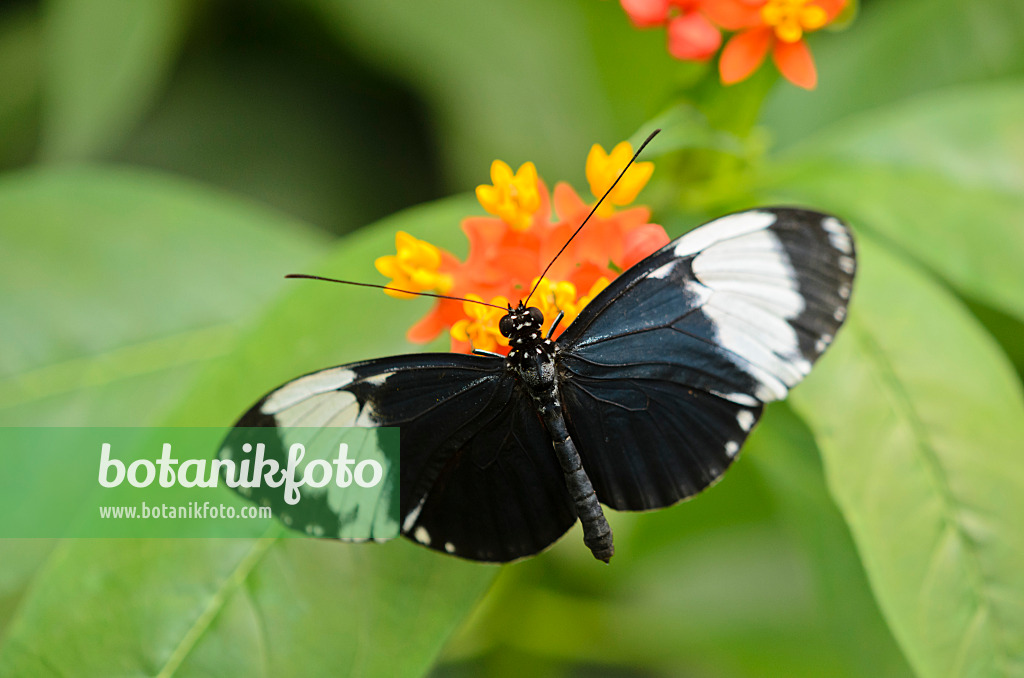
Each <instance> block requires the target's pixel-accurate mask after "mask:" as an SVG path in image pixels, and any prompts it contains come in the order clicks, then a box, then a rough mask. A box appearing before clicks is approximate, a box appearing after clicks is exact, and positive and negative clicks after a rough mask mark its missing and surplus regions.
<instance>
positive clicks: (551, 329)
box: [544, 311, 565, 339]
mask: <svg viewBox="0 0 1024 678" xmlns="http://www.w3.org/2000/svg"><path fill="white" fill-rule="evenodd" d="M564 317H565V311H559V312H558V315H556V316H555V320H554V322H552V323H551V327H549V328H548V334H547V336H546V337H544V338H545V339H550V338H551V335H552V334H554V333H555V328H556V327H558V323H560V322H562V318H564Z"/></svg>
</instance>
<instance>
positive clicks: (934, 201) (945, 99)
mask: <svg viewBox="0 0 1024 678" xmlns="http://www.w3.org/2000/svg"><path fill="white" fill-rule="evenodd" d="M1022 120H1024V85H1021V84H1019V83H1012V84H1001V85H986V86H976V87H971V88H960V89H957V90H952V91H950V92H947V93H943V94H940V95H932V96H928V97H924V98H921V99H919V100H916V101H912V102H908V103H906V104H904V105H901V106H899V107H897V108H892V109H888V110H886V111H883V112H878V113H872V114H867V115H865V116H861V117H860V118H857V119H854V120H851V121H849V122H847V123H844V124H841V125H837V126H835V127H833V128H830V129H829V130H827V131H826V132H823V133H822V134H820V135H818V136H817V137H815V138H814V139H812V140H809V141H808V143H806V144H803V145H801V146H800V147H799V148H795V149H793V152H792V153H790V154H788V155H787V156H786V162H785V163H784V164H783V165H782V166H781V167H780V166H775V167H773V168H770V169H769V170H768V171H767V172H766V173H765V174H764V177H765V179H764V188H765V190H767V191H768V192H770V193H772V194H773V195H774V196H776V198H780V197H781V198H782V199H784V200H796V201H799V202H805V203H809V204H813V205H815V206H817V207H819V208H821V209H826V210H830V211H833V212H835V213H836V214H839V215H842V216H843V217H844V218H846V219H848V220H849V221H851V222H852V223H853V224H854V226H855V227H857V228H858V229H860V230H863V231H868V232H870V233H872V234H873V235H874V236H876V237H878V238H881V239H884V240H885V241H887V242H888V243H889V244H890V246H892V247H894V248H896V249H899V250H902V251H903V252H904V253H906V254H907V255H909V256H910V257H911V258H913V259H916V260H917V261H918V262H920V263H922V264H924V265H925V266H927V267H928V268H930V269H931V270H932V271H933V272H935V274H936V275H938V276H941V277H942V278H944V279H946V280H947V281H948V282H949V283H950V284H951V285H952V286H954V287H955V288H956V289H957V291H959V292H960V293H962V294H964V295H965V296H967V297H970V298H972V299H974V300H977V301H981V302H982V303H985V304H987V305H989V306H991V307H993V308H995V309H997V310H1000V311H1002V312H1004V313H1007V314H1010V315H1012V316H1015V317H1016V318H1017V319H1018V320H1021V319H1024V266H1022V265H1021V262H1022V261H1024V229H1021V227H1020V224H1021V223H1024V153H1021V152H1020V149H1021V148H1024V125H1022V124H1021V121H1022Z"/></svg>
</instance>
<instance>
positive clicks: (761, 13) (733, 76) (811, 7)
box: [715, 0, 846, 89]
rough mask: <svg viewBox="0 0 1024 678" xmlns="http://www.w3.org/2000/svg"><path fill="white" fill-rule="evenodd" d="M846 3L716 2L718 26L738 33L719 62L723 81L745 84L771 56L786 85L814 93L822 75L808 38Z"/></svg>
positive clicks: (793, 0)
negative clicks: (808, 34)
mask: <svg viewBox="0 0 1024 678" xmlns="http://www.w3.org/2000/svg"><path fill="white" fill-rule="evenodd" d="M845 4H846V0H717V1H716V3H715V16H716V20H717V21H718V23H719V25H721V26H722V27H723V28H727V29H728V30H732V31H738V32H737V33H736V35H734V36H733V37H732V38H731V39H730V40H729V42H728V43H726V45H725V48H724V49H723V50H722V57H721V59H720V60H719V62H718V69H719V73H720V74H721V76H722V82H724V83H725V84H727V85H728V84H732V83H734V82H739V81H741V80H744V79H746V78H747V77H749V76H750V75H751V74H752V73H753V72H754V71H756V70H757V68H758V67H759V66H760V65H761V64H762V63H763V62H764V59H765V57H766V56H767V55H768V52H771V54H772V61H774V62H775V65H776V66H777V67H778V69H779V72H780V73H782V75H783V76H784V77H785V78H786V79H787V80H789V81H790V82H792V83H793V84H794V85H797V86H799V87H803V88H805V89H814V87H815V86H816V85H817V82H818V74H817V69H816V68H815V66H814V59H813V58H812V57H811V51H810V49H808V47H807V43H806V42H805V41H804V35H805V34H806V33H810V32H813V31H816V30H818V29H820V28H823V27H824V26H826V25H828V24H829V23H831V22H832V21H834V20H835V18H836V17H837V16H838V15H839V13H840V12H841V11H842V9H843V7H844V6H845Z"/></svg>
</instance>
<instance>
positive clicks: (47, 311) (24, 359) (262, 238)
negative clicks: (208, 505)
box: [0, 168, 323, 426]
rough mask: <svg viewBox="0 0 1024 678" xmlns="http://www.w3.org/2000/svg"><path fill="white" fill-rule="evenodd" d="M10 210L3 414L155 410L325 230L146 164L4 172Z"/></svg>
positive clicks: (10, 420) (141, 413) (18, 417)
mask: <svg viewBox="0 0 1024 678" xmlns="http://www.w3.org/2000/svg"><path fill="white" fill-rule="evenodd" d="M0 223H3V225H4V228H3V235H2V236H0V238H2V241H3V246H2V247H0V287H2V288H3V289H4V290H5V293H4V295H2V296H0V317H3V318H4V331H3V332H2V333H0V424H4V425H12V426H32V425H43V426H46V425H63V426H74V425H83V426H104V425H106V426H118V425H120V426H125V425H135V426H138V425H144V424H146V423H151V422H154V419H155V417H157V416H159V414H160V412H161V411H162V408H163V409H164V410H165V409H166V407H167V406H169V405H170V404H172V403H173V402H174V400H175V398H176V397H177V396H178V394H179V393H180V392H181V389H182V387H184V386H185V385H186V384H187V383H188V381H189V380H190V379H191V378H193V377H194V375H195V369H194V368H195V367H196V366H197V365H198V364H199V363H202V362H204V361H206V360H209V359H211V358H213V357H215V356H217V355H220V354H222V353H224V352H225V351H227V350H228V349H229V347H230V345H231V341H233V339H234V335H235V333H236V329H235V328H233V327H232V326H231V323H232V322H234V321H236V320H238V319H241V318H245V317H246V316H248V315H250V314H252V313H253V312H254V311H255V310H256V309H257V308H259V307H260V306H261V305H262V304H264V303H266V301H267V300H268V299H269V298H270V297H271V296H272V295H273V294H274V293H275V292H276V291H277V290H278V289H279V288H280V287H281V286H283V285H284V284H285V281H284V280H283V276H284V275H285V274H286V273H289V272H291V271H293V270H295V268H297V267H300V266H301V265H302V264H303V262H306V261H308V260H309V259H310V258H311V257H312V255H313V253H314V252H315V251H316V249H317V247H318V246H319V245H320V244H321V243H322V242H323V240H322V236H318V235H316V234H314V233H313V232H311V231H309V230H308V229H306V228H305V227H302V226H300V225H299V224H297V223H295V222H292V221H290V220H288V219H286V218H284V217H281V216H279V215H276V214H273V213H267V212H266V211H263V210H261V209H258V208H255V207H254V206H252V205H250V204H247V203H244V202H240V201H237V200H233V199H229V198H227V197H226V196H224V195H221V194H218V193H215V192H211V191H207V190H201V189H198V188H196V187H195V186H194V185H192V184H190V183H188V182H185V181H182V180H180V179H174V178H171V177H168V176H164V175H160V174H157V173H150V172H140V171H138V170H113V169H102V170H101V169H96V168H81V169H68V170H43V171H29V172H22V173H16V174H8V175H6V176H4V177H3V178H2V179H0ZM6 290H10V292H7V291H6Z"/></svg>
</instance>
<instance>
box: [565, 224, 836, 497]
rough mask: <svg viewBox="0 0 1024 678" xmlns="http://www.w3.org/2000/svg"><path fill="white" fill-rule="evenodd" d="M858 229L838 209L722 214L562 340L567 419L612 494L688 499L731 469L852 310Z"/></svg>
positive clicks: (616, 285)
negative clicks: (767, 406) (772, 405)
mask: <svg viewBox="0 0 1024 678" xmlns="http://www.w3.org/2000/svg"><path fill="white" fill-rule="evenodd" d="M854 269H855V253H854V249H853V239H852V237H851V235H850V232H849V230H848V228H847V227H846V226H845V225H844V224H843V223H842V222H840V221H839V220H838V219H836V218H835V217H831V216H829V215H825V214H821V213H818V212H811V211H807V210H797V209H760V210H751V211H748V212H740V213H737V214H732V215H729V216H725V217H722V218H720V219H716V220H715V221H712V222H710V223H708V224H705V225H704V226H701V227H700V228H697V229H695V230H693V231H691V232H690V233H687V234H686V235H683V236H682V237H680V238H678V239H676V240H675V241H673V242H671V243H669V244H668V245H666V246H665V247H664V248H662V249H661V250H659V251H658V252H656V253H654V254H653V255H651V256H650V257H648V258H646V259H644V260H643V261H641V262H640V263H638V264H637V265H636V266H634V267H632V268H631V269H629V270H627V271H625V272H624V273H623V274H622V275H621V276H619V277H618V278H616V279H615V281H613V282H612V284H611V285H609V286H608V287H607V288H606V289H605V290H604V291H603V292H602V293H601V294H599V295H598V296H597V297H596V298H595V299H594V300H593V301H592V302H591V303H590V304H588V305H587V306H586V308H584V309H583V311H582V312H581V313H580V315H579V316H578V317H577V319H576V320H575V321H574V322H573V323H572V325H570V326H569V327H568V328H567V329H566V331H565V333H564V334H563V335H562V336H561V337H559V339H558V342H557V344H558V357H557V363H558V383H559V389H560V391H561V394H562V399H563V406H564V410H565V418H566V422H567V425H568V428H569V431H570V433H571V435H572V437H573V439H574V440H575V441H576V445H577V447H578V448H579V452H580V456H581V458H582V460H583V465H584V468H585V469H586V470H587V473H588V475H589V476H590V478H591V480H592V482H593V484H594V488H595V490H596V491H597V495H598V498H599V499H600V500H601V501H602V502H603V503H605V504H607V505H609V506H611V507H613V508H616V509H625V510H642V509H651V508H658V507H661V506H667V505H669V504H673V503H675V502H677V501H679V500H681V499H685V498H687V497H689V496H692V495H693V494H696V493H697V492H699V491H700V490H702V489H704V488H705V487H707V486H708V485H710V484H711V483H713V482H715V480H717V479H718V478H719V477H721V475H722V474H723V473H724V472H725V470H726V469H727V468H728V466H729V465H730V464H731V463H732V461H733V459H735V457H736V455H737V454H738V452H739V449H740V446H741V445H742V444H743V441H744V440H745V439H746V437H747V435H748V433H749V432H750V429H751V428H752V427H753V425H754V423H755V422H756V421H757V419H758V418H759V417H760V415H761V410H762V407H763V403H767V402H770V401H773V400H779V399H781V398H784V397H785V396H786V394H787V392H788V390H789V389H790V388H792V387H793V386H794V385H796V384H797V383H798V382H799V381H800V380H801V379H803V377H804V376H806V375H807V373H808V372H809V371H810V368H811V365H812V364H813V363H814V361H815V360H816V359H817V358H818V356H820V355H821V353H822V352H823V351H824V350H825V348H827V346H828V345H829V344H830V343H831V341H832V339H833V337H834V336H835V333H836V331H837V330H838V329H839V327H840V325H841V324H842V322H843V320H844V319H845V317H846V306H847V301H848V299H849V296H850V291H851V285H852V283H853V274H854Z"/></svg>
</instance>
